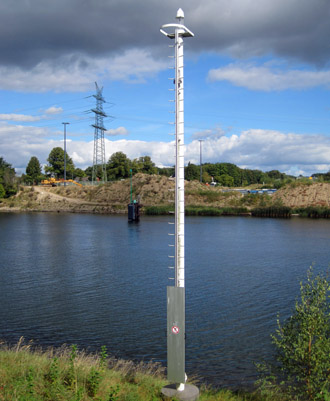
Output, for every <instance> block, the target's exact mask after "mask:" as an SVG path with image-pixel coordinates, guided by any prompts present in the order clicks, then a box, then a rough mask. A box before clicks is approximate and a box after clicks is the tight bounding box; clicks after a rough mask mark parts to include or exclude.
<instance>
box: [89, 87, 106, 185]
mask: <svg viewBox="0 0 330 401" xmlns="http://www.w3.org/2000/svg"><path fill="white" fill-rule="evenodd" d="M95 86H96V95H93V97H95V99H96V108H95V109H92V112H93V113H94V114H95V124H92V127H94V129H95V131H94V153H93V172H92V182H93V183H94V182H95V181H97V176H98V174H99V172H100V170H101V181H103V182H107V170H106V160H105V144H104V131H106V128H104V125H103V118H104V117H107V114H106V113H105V112H104V111H103V103H105V100H104V98H103V96H102V91H103V87H102V88H101V89H100V88H99V87H98V85H97V83H96V82H95Z"/></svg>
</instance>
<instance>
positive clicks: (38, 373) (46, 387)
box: [0, 339, 281, 401]
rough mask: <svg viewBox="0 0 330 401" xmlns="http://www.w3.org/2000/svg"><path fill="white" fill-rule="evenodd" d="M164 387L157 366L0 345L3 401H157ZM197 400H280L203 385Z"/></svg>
mask: <svg viewBox="0 0 330 401" xmlns="http://www.w3.org/2000/svg"><path fill="white" fill-rule="evenodd" d="M166 384H168V383H167V381H166V379H165V375H164V368H163V367H162V366H161V365H160V364H157V363H154V362H150V363H144V362H143V363H142V362H141V363H139V364H136V363H133V362H132V361H125V360H118V359H115V358H113V357H111V356H108V355H107V353H106V350H105V347H102V350H101V352H100V355H95V354H94V355H93V354H86V353H85V352H83V351H79V350H77V347H76V346H74V345H73V346H71V348H69V347H65V346H63V347H61V348H59V349H47V350H42V349H36V348H34V349H33V348H32V346H31V344H24V342H23V339H21V340H20V341H19V343H18V344H17V345H15V346H13V347H9V346H7V345H6V344H4V343H1V342H0V400H1V401H91V400H94V401H157V400H161V399H162V397H161V389H162V387H163V386H164V385H166ZM200 400H201V401H268V400H273V401H281V398H280V397H278V396H276V397H274V396H272V394H267V395H261V394H259V393H252V392H250V393H249V392H232V391H230V390H215V389H212V388H209V387H205V386H201V388H200Z"/></svg>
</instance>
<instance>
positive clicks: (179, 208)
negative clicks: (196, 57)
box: [160, 8, 194, 287]
mask: <svg viewBox="0 0 330 401" xmlns="http://www.w3.org/2000/svg"><path fill="white" fill-rule="evenodd" d="M176 18H177V19H178V21H179V23H178V24H166V25H163V26H162V27H161V29H160V32H161V33H162V34H163V35H165V36H167V37H168V38H170V39H174V40H175V138H176V163H175V286H176V287H184V286H185V283H184V280H185V274H184V74H183V66H184V64H183V38H184V37H193V36H194V34H193V33H192V32H191V31H190V30H189V29H188V28H187V27H185V26H184V25H183V24H182V23H181V22H183V19H184V13H183V11H182V9H181V8H180V9H179V10H178V12H177V16H176ZM168 30H171V32H170V33H168V32H167V31H168ZM173 30H174V32H173Z"/></svg>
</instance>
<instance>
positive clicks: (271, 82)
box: [208, 64, 330, 91]
mask: <svg viewBox="0 0 330 401" xmlns="http://www.w3.org/2000/svg"><path fill="white" fill-rule="evenodd" d="M208 79H209V80H210V81H213V82H214V81H229V82H231V83H232V84H233V85H236V86H241V87H244V88H248V89H251V90H261V91H273V90H275V91H281V90H286V89H310V88H314V87H318V86H324V87H327V88H329V87H330V71H329V70H325V71H311V70H310V71H309V70H286V71H283V70H280V69H271V68H269V67H268V66H266V65H264V66H261V67H257V66H254V65H242V64H230V65H228V66H226V67H222V68H218V69H213V70H210V71H209V74H208Z"/></svg>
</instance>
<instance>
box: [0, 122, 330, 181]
mask: <svg viewBox="0 0 330 401" xmlns="http://www.w3.org/2000/svg"><path fill="white" fill-rule="evenodd" d="M51 134H52V133H50V132H49V130H47V129H45V128H35V127H25V126H19V125H17V126H14V125H6V124H2V125H0V142H1V154H0V156H2V157H5V160H6V161H7V162H8V163H10V164H12V165H13V167H15V168H16V169H17V171H18V172H24V169H25V167H26V165H27V163H28V162H29V160H30V158H31V157H32V156H36V157H38V159H39V161H40V163H41V164H45V163H46V160H47V157H48V155H49V153H50V151H51V150H52V149H53V148H54V147H56V146H60V147H63V140H62V138H60V139H58V140H54V139H49V138H50V135H51ZM52 135H53V134H52ZM105 151H106V160H108V159H109V158H110V156H111V155H112V154H113V153H115V152H119V151H120V152H124V153H125V154H126V155H127V156H128V157H129V158H130V159H135V158H138V157H141V156H150V157H151V159H152V160H153V162H154V163H155V164H156V165H157V166H159V167H166V166H173V165H174V163H175V146H174V142H156V141H154V142H146V141H138V140H127V139H120V140H114V141H110V140H108V139H105ZM67 152H68V154H69V155H70V156H71V157H72V159H73V161H74V163H75V165H76V167H80V168H83V169H85V168H86V167H88V166H91V165H92V164H93V141H92V140H91V141H88V142H86V141H81V140H79V141H74V140H70V141H68V142H67ZM202 152H203V163H206V162H211V163H220V162H228V163H233V164H236V165H238V166H239V167H242V168H249V169H260V170H262V171H269V170H273V169H277V170H280V171H282V172H285V173H289V174H296V175H299V174H303V175H308V174H312V173H315V172H327V171H329V170H330V138H328V137H326V136H322V135H298V134H294V133H283V132H279V131H270V130H256V129H253V130H252V129H251V130H246V131H243V132H242V133H240V134H232V135H228V134H227V135H226V136H221V137H212V138H206V139H205V140H204V141H203V143H202ZM199 161H200V142H199V141H198V140H194V141H192V142H191V143H188V144H187V145H186V146H185V162H186V164H187V163H188V162H191V163H195V164H197V165H198V164H199Z"/></svg>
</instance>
